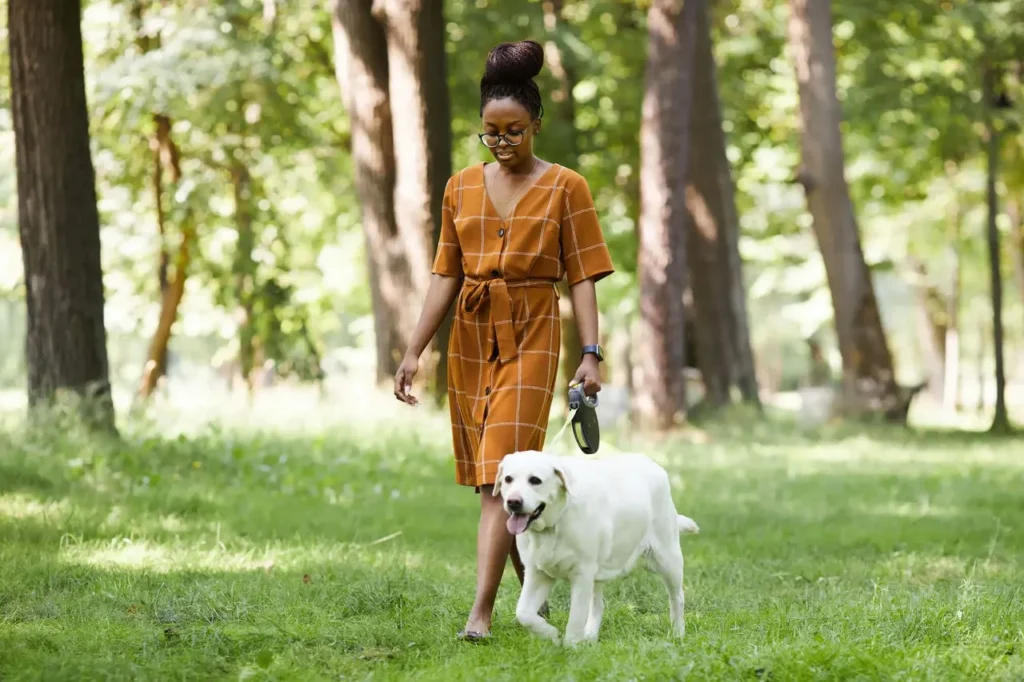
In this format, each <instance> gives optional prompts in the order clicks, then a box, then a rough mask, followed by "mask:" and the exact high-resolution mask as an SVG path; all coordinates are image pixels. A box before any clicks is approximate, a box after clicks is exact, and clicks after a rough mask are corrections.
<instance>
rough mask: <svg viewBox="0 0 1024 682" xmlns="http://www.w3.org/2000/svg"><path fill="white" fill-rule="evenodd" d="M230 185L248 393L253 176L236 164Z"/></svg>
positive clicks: (252, 350) (252, 351) (242, 367)
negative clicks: (236, 241) (235, 232)
mask: <svg viewBox="0 0 1024 682" xmlns="http://www.w3.org/2000/svg"><path fill="white" fill-rule="evenodd" d="M231 184H232V187H233V189H234V198H235V227H236V229H237V230H238V245H237V247H236V251H235V263H234V275H235V297H236V302H237V303H238V308H239V325H238V366H239V371H240V372H241V374H242V380H243V381H244V382H245V386H246V389H247V390H248V392H249V393H252V390H253V370H254V369H255V357H256V329H255V320H254V319H253V313H254V303H255V300H254V298H255V291H256V261H254V260H253V257H252V251H253V248H254V247H255V246H256V234H255V230H254V229H253V216H252V178H251V176H250V175H249V169H248V168H246V167H245V165H244V164H242V163H236V164H235V165H234V167H233V168H232V169H231Z"/></svg>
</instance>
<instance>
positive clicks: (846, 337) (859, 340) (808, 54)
mask: <svg viewBox="0 0 1024 682" xmlns="http://www.w3.org/2000/svg"><path fill="white" fill-rule="evenodd" d="M831 5H832V3H831V1H830V0H790V10H791V12H790V18H789V26H788V34H789V42H790V47H791V50H792V52H793V56H794V60H795V67H796V75H797V81H798V90H799V97H800V119H801V138H802V139H801V148H802V156H803V167H802V168H801V170H800V173H799V180H800V182H801V184H802V185H803V186H804V190H805V192H806V194H807V205H808V209H809V210H810V213H811V216H812V218H813V221H814V234H815V237H816V238H817V241H818V245H819V247H820V249H821V252H822V256H823V257H824V261H825V270H826V273H827V278H828V285H829V291H830V292H831V295H832V305H833V308H834V310H835V326H836V332H837V336H838V338H839V350H840V354H841V355H842V359H843V388H844V391H843V393H844V395H843V400H842V404H843V409H844V411H846V412H847V413H848V414H855V413H881V414H884V415H885V417H886V418H887V419H888V420H890V421H893V422H900V423H905V421H906V412H907V407H908V405H909V397H910V396H908V395H906V394H905V393H904V391H902V390H901V389H900V387H899V386H897V384H896V379H895V373H894V371H893V362H892V355H891V354H890V352H889V346H888V343H887V341H886V337H885V330H884V329H883V327H882V320H881V316H880V314H879V310H878V301H877V299H876V298H875V291H874V285H873V283H872V280H871V273H870V271H869V270H868V266H867V263H866V262H865V260H864V253H863V250H862V248H861V243H860V234H859V228H858V226H857V219H856V217H855V215H854V210H853V204H852V202H851V201H850V195H849V189H848V187H847V184H846V177H845V171H844V164H845V161H844V154H843V145H842V136H841V133H840V130H839V125H840V121H841V118H842V113H841V111H840V108H839V100H838V98H837V97H836V90H835V88H836V68H835V55H834V50H833V45H832V17H831Z"/></svg>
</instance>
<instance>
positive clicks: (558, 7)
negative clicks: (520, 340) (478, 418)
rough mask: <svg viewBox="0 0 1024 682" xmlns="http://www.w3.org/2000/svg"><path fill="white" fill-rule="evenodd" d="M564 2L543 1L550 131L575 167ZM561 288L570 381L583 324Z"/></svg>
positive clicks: (560, 159)
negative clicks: (550, 79)
mask: <svg viewBox="0 0 1024 682" xmlns="http://www.w3.org/2000/svg"><path fill="white" fill-rule="evenodd" d="M563 5H564V2H563V0H544V2H543V3H541V7H542V9H543V10H544V30H545V31H546V32H547V35H548V38H547V40H546V41H545V43H544V58H545V61H546V62H547V64H548V67H549V68H550V69H551V73H552V75H554V77H555V82H556V83H557V88H555V90H553V91H552V93H551V101H552V102H553V103H554V104H555V105H556V106H555V107H554V108H553V109H554V111H553V112H552V113H553V114H554V116H553V117H552V119H553V120H552V121H551V122H550V123H549V124H548V126H547V128H546V130H547V132H548V133H549V134H551V133H553V134H554V135H556V136H557V137H558V141H559V145H558V149H559V151H560V153H559V154H556V155H555V156H554V157H553V158H552V161H554V162H555V163H560V164H562V165H565V166H569V167H570V168H575V167H576V166H577V165H578V164H579V144H578V140H577V137H576V101H575V100H574V99H573V95H572V91H573V89H574V88H575V87H576V72H575V70H574V69H573V68H572V65H571V64H570V63H569V60H568V55H567V50H565V49H563V45H562V41H560V40H559V39H558V32H559V30H560V29H562V28H563V27H561V26H560V25H559V24H560V23H561V22H562V21H563V19H562V9H563ZM552 124H553V125H552ZM558 288H559V291H560V292H561V296H560V298H559V305H558V310H559V316H560V317H561V318H562V321H561V324H562V349H561V373H562V376H563V378H564V379H565V381H569V380H570V379H572V377H573V376H574V375H575V374H576V370H577V368H578V367H579V364H580V353H581V352H582V351H583V344H582V342H581V341H580V330H579V327H578V326H577V325H576V315H575V314H574V312H573V309H572V299H571V297H570V294H569V287H568V286H566V285H565V282H559V284H558Z"/></svg>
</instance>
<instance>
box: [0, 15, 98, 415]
mask: <svg viewBox="0 0 1024 682" xmlns="http://www.w3.org/2000/svg"><path fill="white" fill-rule="evenodd" d="M80 15H81V4H80V2H78V1H76V0H10V1H9V3H8V24H7V26H8V31H9V33H10V66H11V93H12V96H11V108H12V114H13V122H14V138H15V159H16V165H17V182H18V230H19V234H20V238H21V246H22V261H23V264H24V272H25V302H26V307H27V320H28V329H27V335H26V356H27V363H28V399H29V405H30V406H31V407H32V408H36V407H40V406H42V405H43V404H45V403H49V402H51V401H52V400H53V399H54V398H57V397H58V396H59V394H61V393H62V392H64V391H70V392H72V393H74V394H76V395H77V396H79V397H80V398H81V400H80V401H79V404H80V408H81V412H80V415H81V416H82V417H83V418H84V420H85V422H86V423H87V424H89V425H90V426H92V427H94V428H97V429H100V430H105V431H114V430H115V429H116V426H115V418H114V408H113V401H112V396H111V387H110V370H109V366H108V357H107V338H106V328H105V324H104V303H105V300H104V292H103V271H102V264H101V248H100V225H99V212H98V210H97V208H96V184H95V171H94V168H93V163H92V156H91V152H90V148H89V118H88V116H89V115H88V109H87V104H86V96H85V75H84V70H83V69H84V64H83V54H82V32H81V25H80Z"/></svg>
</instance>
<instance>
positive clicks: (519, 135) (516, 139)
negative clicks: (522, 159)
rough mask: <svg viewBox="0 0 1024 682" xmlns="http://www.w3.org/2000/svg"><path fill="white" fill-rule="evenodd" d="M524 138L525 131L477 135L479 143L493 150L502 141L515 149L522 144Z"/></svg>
mask: <svg viewBox="0 0 1024 682" xmlns="http://www.w3.org/2000/svg"><path fill="white" fill-rule="evenodd" d="M525 136H526V131H525V130H514V131H509V132H507V133H503V134H498V133H480V134H479V135H478V137H479V138H480V141H481V142H483V143H484V146H485V147H487V148H489V149H494V148H495V147H497V146H498V144H499V143H501V141H502V140H505V143H506V144H508V145H509V146H510V147H515V146H516V145H519V144H522V142H523V138H524V137H525Z"/></svg>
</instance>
